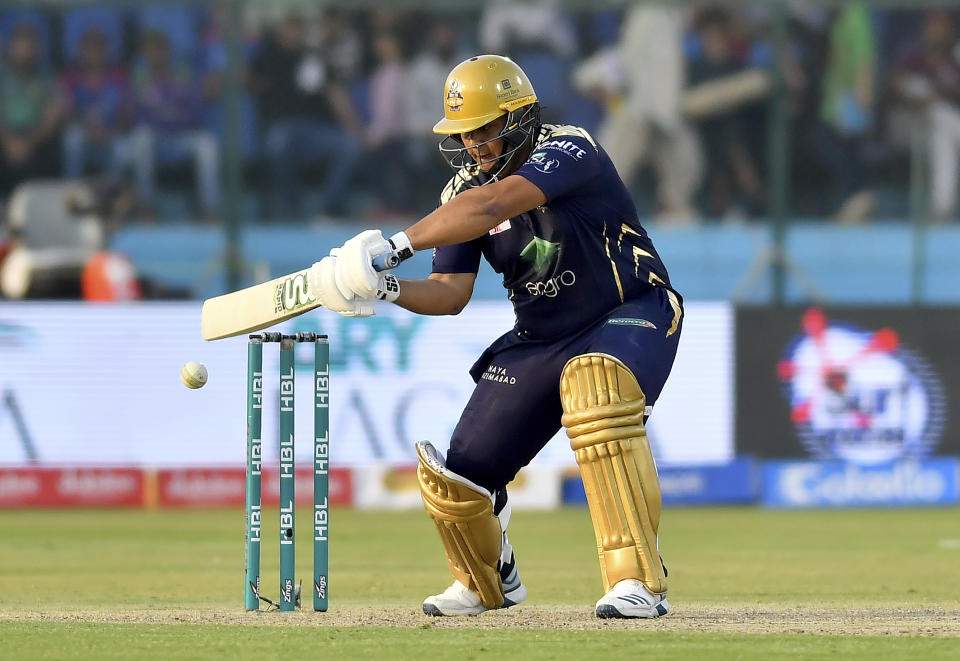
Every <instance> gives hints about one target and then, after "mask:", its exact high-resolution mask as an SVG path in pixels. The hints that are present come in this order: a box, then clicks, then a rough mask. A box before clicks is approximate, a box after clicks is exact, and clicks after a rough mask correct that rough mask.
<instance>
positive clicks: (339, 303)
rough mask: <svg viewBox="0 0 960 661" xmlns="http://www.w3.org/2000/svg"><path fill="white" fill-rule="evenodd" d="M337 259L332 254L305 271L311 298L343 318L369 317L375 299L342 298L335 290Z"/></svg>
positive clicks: (372, 312) (337, 290)
mask: <svg viewBox="0 0 960 661" xmlns="http://www.w3.org/2000/svg"><path fill="white" fill-rule="evenodd" d="M336 263H337V257H336V255H334V254H333V253H331V254H330V255H329V256H327V257H324V258H323V259H321V260H320V261H319V262H316V263H315V264H314V265H313V266H311V267H310V269H309V270H308V271H307V287H308V288H309V289H310V293H311V294H313V297H314V298H316V299H317V301H319V302H320V304H321V305H322V306H323V307H325V308H327V309H328V310H333V311H334V312H339V313H340V314H342V315H343V316H344V317H370V316H372V315H374V314H376V313H375V311H374V306H375V305H376V302H377V299H375V298H371V297H366V298H357V297H354V298H352V299H347V298H344V297H343V295H342V294H340V290H339V289H338V288H337V282H336V275H335V271H336Z"/></svg>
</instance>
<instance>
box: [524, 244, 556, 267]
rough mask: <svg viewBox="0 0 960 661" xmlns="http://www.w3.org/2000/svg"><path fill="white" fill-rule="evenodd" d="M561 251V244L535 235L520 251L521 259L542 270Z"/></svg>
mask: <svg viewBox="0 0 960 661" xmlns="http://www.w3.org/2000/svg"><path fill="white" fill-rule="evenodd" d="M559 252H560V244H559V243H553V242H552V241H547V240H546V239H541V238H540V237H539V236H535V237H533V238H532V239H530V243H528V244H527V245H525V246H524V247H523V250H521V251H520V259H522V260H524V261H527V262H530V263H531V264H533V268H534V269H536V270H537V271H542V270H543V269H544V267H546V266H549V265H550V263H551V262H553V259H554V258H555V257H556V256H557V254H559Z"/></svg>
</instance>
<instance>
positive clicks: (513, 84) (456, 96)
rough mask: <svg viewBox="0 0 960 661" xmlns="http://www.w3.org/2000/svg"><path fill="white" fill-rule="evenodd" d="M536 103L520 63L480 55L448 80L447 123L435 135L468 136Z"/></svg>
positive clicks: (445, 95) (441, 123) (455, 70)
mask: <svg viewBox="0 0 960 661" xmlns="http://www.w3.org/2000/svg"><path fill="white" fill-rule="evenodd" d="M536 101H537V94H536V92H534V91H533V85H531V84H530V79H529V78H527V74H525V73H524V72H523V69H521V68H520V67H519V66H517V64H516V62H514V61H513V60H511V59H510V58H508V57H502V56H500V55H477V56H476V57H471V58H470V59H469V60H464V61H463V62H461V63H460V64H458V65H457V66H455V67H454V68H453V71H451V72H450V75H449V76H447V82H446V85H444V88H443V119H441V120H440V121H439V122H437V123H436V125H435V126H434V127H433V132H434V133H440V134H444V135H450V134H453V133H467V132H469V131H473V130H474V129H478V128H480V127H481V126H483V125H484V124H488V123H490V122H492V121H493V120H495V119H496V118H497V117H500V116H501V115H505V114H507V113H508V112H513V111H514V110H517V109H518V108H522V107H523V106H527V105H530V104H533V103H536Z"/></svg>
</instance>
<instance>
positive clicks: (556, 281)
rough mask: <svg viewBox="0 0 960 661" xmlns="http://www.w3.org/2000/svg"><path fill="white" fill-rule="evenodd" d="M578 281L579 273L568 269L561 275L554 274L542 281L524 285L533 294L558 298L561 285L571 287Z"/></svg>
mask: <svg viewBox="0 0 960 661" xmlns="http://www.w3.org/2000/svg"><path fill="white" fill-rule="evenodd" d="M576 281H577V274H576V273H574V272H573V271H571V270H570V269H567V270H566V271H564V272H563V273H561V274H560V275H557V276H554V277H552V278H549V279H547V280H542V281H540V282H528V283H527V284H526V285H524V286H525V287H526V288H527V292H529V293H530V295H531V296H546V297H547V298H556V296H557V294H559V293H560V289H561V287H570V286H571V285H573V284H574V283H575V282H576Z"/></svg>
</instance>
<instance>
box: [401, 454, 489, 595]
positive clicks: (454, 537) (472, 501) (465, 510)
mask: <svg viewBox="0 0 960 661" xmlns="http://www.w3.org/2000/svg"><path fill="white" fill-rule="evenodd" d="M416 448H417V456H418V457H419V459H420V466H419V467H418V469H417V481H418V482H419V483H420V493H421V495H422V496H423V505H424V507H425V508H426V509H427V514H429V515H430V518H432V519H433V522H434V523H435V524H436V525H437V530H438V531H439V532H440V539H441V540H443V547H444V548H445V549H446V551H447V565H448V566H449V567H450V572H451V573H452V574H453V577H454V578H455V579H457V580H458V581H460V582H461V583H463V584H464V585H466V586H467V587H468V588H470V589H471V590H473V591H475V592H477V593H478V594H479V595H480V600H481V601H482V602H483V605H484V606H486V607H487V608H500V607H501V606H503V600H504V595H503V584H502V583H501V581H500V573H499V572H498V571H497V563H498V562H499V560H500V551H501V543H502V541H503V531H502V530H501V529H500V520H499V519H498V518H497V517H496V516H495V515H494V514H493V501H492V500H491V498H490V494H489V492H487V491H486V489H483V488H482V487H479V486H477V485H475V484H473V483H472V482H470V481H469V480H467V479H465V478H463V477H460V476H459V475H457V474H455V473H452V472H451V471H448V470H447V469H446V466H444V465H443V460H442V458H440V457H439V456H438V454H437V451H436V450H435V449H434V448H433V446H432V445H430V444H429V443H423V442H421V443H417V444H416Z"/></svg>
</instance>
